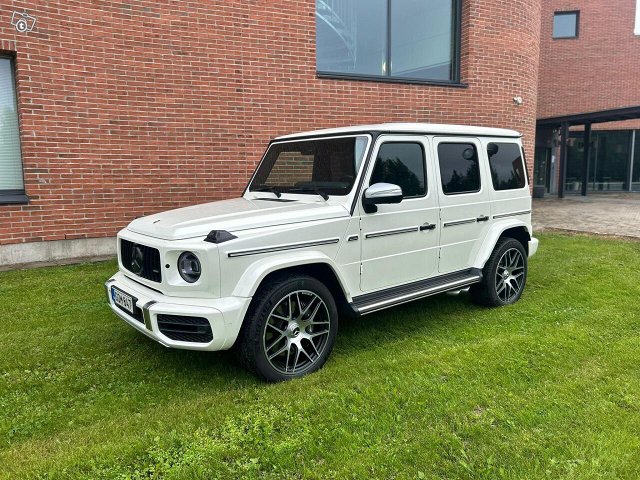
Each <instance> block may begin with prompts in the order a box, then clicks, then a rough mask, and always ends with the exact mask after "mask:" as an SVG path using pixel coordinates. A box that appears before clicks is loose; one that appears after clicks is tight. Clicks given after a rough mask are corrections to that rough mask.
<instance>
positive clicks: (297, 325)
mask: <svg viewBox="0 0 640 480" xmlns="http://www.w3.org/2000/svg"><path fill="white" fill-rule="evenodd" d="M337 328H338V314H337V309H336V305H335V301H334V299H333V297H332V295H331V293H330V291H329V290H328V289H327V287H325V286H324V285H323V284H322V283H321V282H319V281H318V280H316V279H315V278H312V277H307V276H301V275H300V276H294V277H291V276H288V277H280V278H278V279H276V281H274V282H273V283H270V286H268V287H266V288H263V289H262V290H261V291H260V292H259V293H258V295H256V297H255V298H254V301H253V302H252V307H251V309H250V311H249V313H248V316H247V318H246V319H245V324H244V326H243V329H242V331H241V332H240V337H239V339H238V350H239V353H240V358H241V360H242V361H243V363H245V364H246V365H247V366H248V367H249V368H250V369H251V370H253V371H254V372H256V373H258V374H259V375H261V376H263V377H264V378H266V379H267V380H270V381H278V380H285V379H289V378H296V377H300V376H302V375H306V374H307V373H310V372H313V371H315V370H318V369H319V368H320V367H321V366H322V365H323V364H324V362H325V361H326V360H327V357H328V356H329V353H330V352H331V349H332V348H333V344H334V341H335V336H336V331H337Z"/></svg>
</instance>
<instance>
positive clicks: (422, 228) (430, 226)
mask: <svg viewBox="0 0 640 480" xmlns="http://www.w3.org/2000/svg"><path fill="white" fill-rule="evenodd" d="M435 228H436V224H435V223H429V222H426V223H425V224H424V225H420V231H421V232H424V231H425V230H433V229H435Z"/></svg>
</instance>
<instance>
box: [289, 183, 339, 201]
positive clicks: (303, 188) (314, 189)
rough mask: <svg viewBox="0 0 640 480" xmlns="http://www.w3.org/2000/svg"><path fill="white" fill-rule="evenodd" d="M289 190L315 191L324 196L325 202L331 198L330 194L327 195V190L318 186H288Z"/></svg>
mask: <svg viewBox="0 0 640 480" xmlns="http://www.w3.org/2000/svg"><path fill="white" fill-rule="evenodd" d="M287 192H292V193H294V192H299V193H315V194H316V195H320V196H321V197H322V198H324V200H325V202H326V201H327V200H329V195H327V194H326V193H325V192H323V191H322V190H320V189H319V188H316V187H293V188H287Z"/></svg>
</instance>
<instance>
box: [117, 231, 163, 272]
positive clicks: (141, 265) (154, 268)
mask: <svg viewBox="0 0 640 480" xmlns="http://www.w3.org/2000/svg"><path fill="white" fill-rule="evenodd" d="M134 253H135V255H136V258H134ZM140 254H141V255H140ZM140 257H141V258H140ZM120 258H121V260H122V265H123V266H124V268H126V269H127V270H129V271H130V272H132V273H135V274H136V275H138V276H139V277H142V278H146V279H147V280H151V281H152V282H161V281H162V270H161V268H160V252H159V251H158V249H156V248H152V247H147V246H146V245H140V244H138V243H133V242H130V241H129V240H125V239H121V240H120Z"/></svg>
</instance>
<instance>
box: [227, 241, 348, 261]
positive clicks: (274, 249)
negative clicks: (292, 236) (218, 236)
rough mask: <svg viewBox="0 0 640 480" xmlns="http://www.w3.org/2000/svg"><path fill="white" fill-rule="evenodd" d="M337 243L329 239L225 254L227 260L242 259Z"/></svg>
mask: <svg viewBox="0 0 640 480" xmlns="http://www.w3.org/2000/svg"><path fill="white" fill-rule="evenodd" d="M339 241H340V239H339V238H329V239H326V240H318V241H316V242H300V243H287V244H285V245H276V246H275V247H265V248H252V249H248V250H235V251H233V252H229V253H227V256H228V257H229V258H233V257H244V256H247V255H260V254H261V253H271V252H282V251H284V250H294V249H297V248H307V247H316V246H320V245H331V244H334V243H338V242H339Z"/></svg>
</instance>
